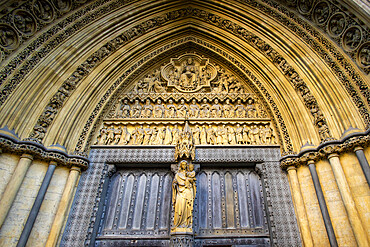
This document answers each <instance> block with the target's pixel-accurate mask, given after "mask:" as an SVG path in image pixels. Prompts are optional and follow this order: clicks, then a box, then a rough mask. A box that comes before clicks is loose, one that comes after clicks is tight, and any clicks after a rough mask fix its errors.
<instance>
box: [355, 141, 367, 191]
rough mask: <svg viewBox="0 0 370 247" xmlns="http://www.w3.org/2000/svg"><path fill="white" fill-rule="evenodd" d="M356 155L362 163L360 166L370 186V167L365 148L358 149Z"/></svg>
mask: <svg viewBox="0 0 370 247" xmlns="http://www.w3.org/2000/svg"><path fill="white" fill-rule="evenodd" d="M355 154H356V156H357V159H358V161H359V162H360V166H361V169H362V171H363V172H364V175H365V178H366V181H367V184H368V185H370V166H369V163H368V162H367V159H366V156H365V153H364V150H363V148H362V147H356V148H355Z"/></svg>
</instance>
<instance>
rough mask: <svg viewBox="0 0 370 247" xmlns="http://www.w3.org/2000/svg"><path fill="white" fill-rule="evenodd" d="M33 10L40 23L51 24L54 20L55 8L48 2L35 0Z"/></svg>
mask: <svg viewBox="0 0 370 247" xmlns="http://www.w3.org/2000/svg"><path fill="white" fill-rule="evenodd" d="M32 10H33V13H34V14H35V16H36V18H38V19H39V20H40V21H43V22H51V21H52V20H53V19H54V9H53V6H52V5H51V3H49V2H48V1H46V0H34V1H33V3H32Z"/></svg>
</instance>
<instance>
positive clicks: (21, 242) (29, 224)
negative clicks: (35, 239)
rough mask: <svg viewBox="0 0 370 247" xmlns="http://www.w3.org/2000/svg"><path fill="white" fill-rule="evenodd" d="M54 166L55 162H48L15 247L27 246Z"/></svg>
mask: <svg viewBox="0 0 370 247" xmlns="http://www.w3.org/2000/svg"><path fill="white" fill-rule="evenodd" d="M56 166H57V163H56V162H55V161H50V164H49V167H48V170H47V171H46V174H45V177H44V180H43V181H42V184H41V186H40V189H39V192H38V193H37V196H36V199H35V202H34V203H33V206H32V208H31V211H30V214H29V215H28V219H27V222H26V224H25V225H24V228H23V231H22V234H21V236H20V238H19V241H18V244H17V247H24V246H26V244H27V241H28V238H29V236H30V233H31V230H32V227H33V224H34V223H35V220H36V217H37V215H38V213H39V211H40V207H41V204H42V202H43V201H44V197H45V194H46V191H47V189H48V187H49V184H50V180H51V178H52V177H53V174H54V171H55V168H56Z"/></svg>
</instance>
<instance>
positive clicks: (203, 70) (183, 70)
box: [131, 53, 245, 94]
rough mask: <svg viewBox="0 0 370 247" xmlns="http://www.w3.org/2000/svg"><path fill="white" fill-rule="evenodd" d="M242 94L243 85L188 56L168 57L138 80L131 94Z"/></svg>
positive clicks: (203, 60)
mask: <svg viewBox="0 0 370 247" xmlns="http://www.w3.org/2000/svg"><path fill="white" fill-rule="evenodd" d="M173 92H177V93H195V92H203V93H209V92H212V93H244V92H245V88H244V86H243V85H242V83H241V82H240V81H239V80H238V79H237V78H235V76H233V75H232V74H231V73H229V72H228V71H226V70H225V69H224V68H221V67H220V66H219V65H217V64H215V63H211V62H210V60H209V59H208V58H204V57H201V56H199V55H197V54H193V53H188V54H184V55H182V56H179V57H177V58H171V60H170V62H169V63H167V64H165V65H164V66H162V67H160V68H157V69H154V70H153V71H152V72H150V73H149V74H147V75H145V76H144V77H143V78H141V79H140V80H139V81H138V82H137V83H136V84H135V86H134V88H133V90H132V91H131V93H134V94H143V93H173Z"/></svg>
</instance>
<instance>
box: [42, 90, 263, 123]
mask: <svg viewBox="0 0 370 247" xmlns="http://www.w3.org/2000/svg"><path fill="white" fill-rule="evenodd" d="M202 95H203V96H204V97H207V96H208V95H207V94H202ZM162 96H163V95H162ZM167 96H168V97H171V98H169V99H168V100H167V102H166V101H164V102H163V101H162V100H161V99H157V100H153V99H150V98H147V99H146V100H145V101H144V102H145V103H142V100H139V99H135V100H129V98H124V99H122V100H120V101H119V105H118V106H116V109H113V110H112V111H111V114H110V115H109V116H110V117H109V119H136V118H164V119H171V118H172V119H177V118H189V119H193V118H213V119H220V118H248V119H255V118H266V117H267V116H266V112H265V111H264V110H263V109H261V107H262V106H261V105H260V103H259V102H258V101H257V103H255V102H256V99H255V97H254V96H253V95H251V94H249V95H246V96H247V97H249V98H248V99H247V100H243V101H242V100H241V99H238V100H236V101H235V102H233V103H232V101H231V100H230V99H229V98H226V99H225V100H223V101H221V100H219V99H218V98H215V99H214V100H209V101H208V100H207V99H206V98H205V99H203V101H198V100H197V99H192V100H191V102H189V103H187V102H186V101H185V99H183V98H181V99H180V100H177V102H175V101H174V99H172V97H173V96H171V94H168V95H167ZM209 103H210V104H209ZM53 109H54V107H53V106H50V107H49V108H48V110H47V111H54V110H53ZM47 115H49V114H47ZM45 118H46V116H45Z"/></svg>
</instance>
